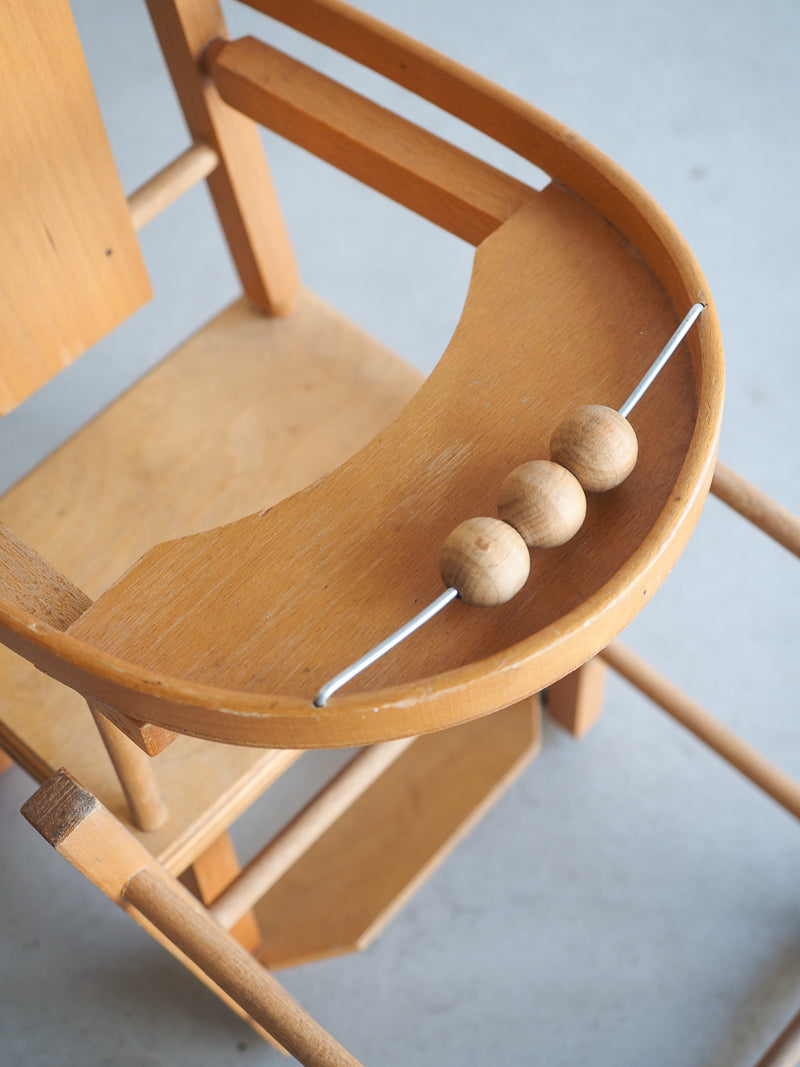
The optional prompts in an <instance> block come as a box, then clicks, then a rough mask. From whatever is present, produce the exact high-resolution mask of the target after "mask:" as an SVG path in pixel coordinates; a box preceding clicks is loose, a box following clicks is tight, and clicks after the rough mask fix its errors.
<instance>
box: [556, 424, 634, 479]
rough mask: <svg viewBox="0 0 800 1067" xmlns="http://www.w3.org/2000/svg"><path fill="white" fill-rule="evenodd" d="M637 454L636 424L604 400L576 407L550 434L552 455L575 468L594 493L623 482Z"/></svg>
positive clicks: (572, 469)
mask: <svg viewBox="0 0 800 1067" xmlns="http://www.w3.org/2000/svg"><path fill="white" fill-rule="evenodd" d="M638 454H639V445H638V442H637V440H636V431H635V430H634V428H633V427H632V426H631V424H630V423H629V422H628V420H627V419H626V418H624V416H622V415H620V413H619V412H618V411H615V410H614V409H613V408H607V407H603V406H602V405H601V404H587V405H586V406H585V407H580V408H576V409H575V410H574V411H572V412H570V414H569V415H567V417H566V418H565V419H564V420H563V421H562V422H560V423H559V424H558V426H557V427H556V429H555V432H554V433H553V436H552V437H551V438H550V458H551V459H552V460H553V461H554V462H556V463H560V464H561V465H562V466H564V467H566V468H567V470H569V471H572V473H573V474H574V475H575V477H576V478H577V479H578V481H579V482H580V483H581V485H582V486H583V488H584V489H585V490H586V491H587V492H592V493H599V492H602V491H604V490H606V489H613V488H614V486H615V485H619V484H620V482H624V481H625V479H626V478H627V477H628V475H629V474H630V473H631V471H632V470H633V468H634V467H635V466H636V459H637V456H638Z"/></svg>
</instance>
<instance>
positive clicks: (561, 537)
mask: <svg viewBox="0 0 800 1067" xmlns="http://www.w3.org/2000/svg"><path fill="white" fill-rule="evenodd" d="M497 513H498V515H499V516H500V518H501V519H502V520H503V521H504V522H507V523H509V524H510V525H511V526H513V527H514V529H515V530H517V532H518V533H519V534H520V535H521V536H522V538H523V540H524V541H525V544H526V545H527V546H528V548H557V547H558V545H563V544H565V542H567V541H569V539H570V538H571V537H574V536H575V534H576V533H577V532H578V530H580V528H581V526H582V525H583V520H584V519H585V518H586V496H585V494H584V492H583V489H582V488H581V484H580V482H579V481H578V479H577V478H576V477H575V475H574V474H570V472H569V471H568V470H567V469H566V467H562V466H561V465H560V464H559V463H551V462H550V461H549V460H546V459H537V460H532V461H531V462H530V463H522V464H520V466H519V467H515V468H514V470H513V471H511V473H510V474H508V475H506V477H505V478H504V479H503V483H502V485H501V486H500V492H499V494H498V497H497Z"/></svg>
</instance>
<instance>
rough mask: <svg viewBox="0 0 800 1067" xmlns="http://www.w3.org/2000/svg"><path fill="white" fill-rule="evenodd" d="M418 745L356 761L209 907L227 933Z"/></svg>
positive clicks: (388, 748) (380, 748)
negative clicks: (407, 751) (354, 805)
mask: <svg viewBox="0 0 800 1067" xmlns="http://www.w3.org/2000/svg"><path fill="white" fill-rule="evenodd" d="M413 740H414V739H413V738H404V739H403V740H400V741H385V742H384V743H383V744H382V745H373V746H371V747H370V748H366V749H364V750H363V751H361V752H360V753H359V754H358V755H357V756H355V757H354V758H353V759H352V760H351V761H350V763H349V764H348V765H347V766H346V767H345V768H344V769H343V770H342V771H341V772H340V773H339V774H338V775H337V776H336V777H335V778H334V779H333V781H331V782H329V783H328V784H327V785H326V786H325V787H324V788H323V789H322V790H320V792H319V793H318V794H317V795H316V796H315V797H314V798H313V800H311V801H309V803H308V804H307V805H306V806H305V807H304V808H303V810H302V811H301V812H299V813H298V814H297V815H296V816H295V817H294V818H293V819H292V820H291V821H290V822H289V823H287V824H286V826H284V827H283V829H282V830H280V831H279V832H278V834H277V836H276V837H274V838H273V839H272V841H270V842H269V843H268V844H267V845H265V846H264V848H263V849H262V850H261V851H260V852H259V853H258V855H257V856H255V857H254V858H253V859H252V860H250V862H249V863H248V864H247V866H246V867H245V869H244V870H243V871H242V873H241V874H240V875H239V876H238V877H237V878H236V879H235V881H232V882H230V884H229V885H228V886H227V888H226V889H225V891H224V892H222V893H220V894H219V896H217V898H216V899H215V900H214V902H213V904H212V906H211V907H210V908H209V911H210V912H211V914H212V915H213V916H214V918H215V919H216V920H217V921H218V922H220V923H221V924H222V925H223V926H224V927H225V928H226V929H232V928H233V927H234V923H236V922H238V920H239V919H240V918H241V916H242V915H244V914H245V912H247V911H248V910H249V909H250V908H252V907H253V905H254V904H257V903H258V901H259V900H260V899H261V898H262V897H263V896H264V895H265V893H266V892H267V890H269V889H271V888H272V886H273V885H274V884H275V883H276V882H277V881H278V879H279V878H281V877H282V876H283V875H284V874H286V872H287V871H288V870H289V868H290V867H291V866H292V865H293V864H294V863H296V862H297V860H299V859H300V857H301V856H302V855H303V854H304V853H306V852H307V851H308V849H309V848H310V847H311V846H312V845H313V844H314V842H315V841H317V840H318V839H319V838H320V837H321V836H322V834H324V833H325V831H326V830H328V829H329V828H330V827H331V826H332V825H333V823H334V822H336V820H337V819H338V818H339V817H340V816H341V815H343V814H344V813H345V812H346V811H347V810H348V808H350V807H351V806H352V805H353V804H354V803H355V801H357V800H358V798H359V797H360V796H361V794H362V793H363V792H364V791H365V789H367V788H368V787H369V786H370V785H372V783H373V782H374V781H376V779H378V778H379V777H380V776H381V775H382V774H383V772H384V771H385V770H386V769H387V768H388V767H390V766H391V765H392V764H393V763H394V761H395V760H396V759H398V758H399V757H400V756H401V755H402V754H403V752H405V750H406V749H407V748H408V746H409V745H410V744H411V743H412V742H413Z"/></svg>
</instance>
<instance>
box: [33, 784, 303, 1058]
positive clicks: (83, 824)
mask: <svg viewBox="0 0 800 1067" xmlns="http://www.w3.org/2000/svg"><path fill="white" fill-rule="evenodd" d="M22 814H23V816H24V817H25V819H26V820H27V821H28V822H29V823H30V824H31V826H33V828H34V829H35V830H37V832H38V833H40V834H41V835H42V837H44V839H45V840H46V841H47V842H48V843H49V844H50V845H51V846H52V847H53V848H55V849H56V851H58V852H59V853H61V855H62V856H63V857H64V858H65V859H66V860H68V861H69V863H70V864H72V866H73V867H75V868H76V870H78V871H79V872H80V873H81V874H82V875H84V877H86V878H87V879H88V880H89V881H90V882H92V883H93V884H94V885H95V886H96V887H97V888H98V889H99V890H100V891H101V892H102V893H105V895H106V896H108V897H109V898H110V899H111V900H112V901H113V902H114V903H115V904H117V905H118V906H119V907H121V908H122V909H123V910H124V911H125V912H127V914H128V915H129V916H130V917H131V918H132V919H134V921H136V922H137V923H138V924H139V925H140V926H142V927H143V928H144V929H145V930H146V931H147V932H148V933H149V934H150V935H151V937H153V939H154V940H155V941H156V942H157V943H158V944H160V945H161V946H162V947H163V948H165V949H166V950H167V951H168V952H169V953H170V954H171V955H172V956H174V957H175V959H177V960H178V961H179V962H180V963H182V964H183V965H184V966H185V967H186V968H187V969H188V970H189V971H190V972H191V973H192V974H194V976H195V977H196V978H199V979H200V981H201V982H203V983H204V984H205V985H206V986H208V987H209V989H211V990H212V992H214V993H215V994H216V995H217V996H218V997H219V998H220V999H221V1000H222V1001H223V1003H225V1004H227V1005H228V1007H229V1008H231V1009H232V1010H233V1011H234V1012H236V1014H237V1015H239V1016H240V1017H241V1018H243V1019H244V1020H246V1021H247V1022H248V1023H249V1024H250V1025H251V1026H252V1027H253V1028H254V1029H255V1030H256V1031H257V1032H258V1033H259V1034H260V1035H261V1036H262V1037H263V1038H265V1039H266V1040H267V1041H269V1042H270V1043H271V1044H273V1045H275V1046H276V1047H277V1048H279V1049H281V1051H283V1050H282V1046H280V1044H279V1043H278V1042H276V1041H275V1040H274V1038H273V1037H272V1036H271V1035H270V1034H269V1033H267V1031H266V1030H264V1029H263V1028H262V1027H261V1026H260V1025H259V1024H258V1023H257V1022H256V1021H255V1020H254V1019H252V1018H251V1017H250V1016H249V1015H248V1014H247V1012H246V1011H245V1010H244V1009H243V1008H242V1007H241V1006H240V1005H239V1004H237V1003H236V1001H235V1000H233V998H232V997H230V996H229V995H228V993H227V992H225V991H224V990H223V989H221V988H220V987H219V986H218V985H217V984H216V983H215V982H214V981H213V980H212V979H211V978H209V976H208V975H207V974H206V973H205V972H204V971H203V970H202V969H201V968H200V967H199V966H198V965H197V964H196V963H195V962H194V961H193V960H192V959H190V958H189V957H188V956H187V955H185V954H184V953H183V952H182V951H181V950H180V949H179V948H178V947H177V946H176V945H175V944H174V943H173V942H172V941H170V940H169V938H167V937H165V936H164V935H163V934H162V933H161V931H160V930H159V929H158V928H157V927H155V926H154V925H153V924H152V923H150V922H149V921H148V920H147V919H146V918H145V916H144V915H142V914H141V913H140V912H139V911H137V910H136V909H135V908H133V907H132V906H131V905H130V904H129V903H128V902H126V900H125V889H126V886H127V885H128V884H129V882H130V880H131V879H132V878H133V877H135V875H136V874H137V873H139V872H140V871H142V870H149V871H151V873H152V872H155V873H156V876H157V877H158V878H159V879H160V880H162V881H163V880H165V879H168V878H169V876H168V875H167V874H166V873H165V872H164V871H162V870H161V868H159V867H158V866H157V865H156V862H155V860H154V858H153V857H152V855H151V854H150V853H149V852H148V851H147V849H146V848H145V847H144V846H143V845H142V844H141V843H140V842H139V841H137V839H136V838H135V837H134V836H133V835H132V834H131V833H130V832H129V831H128V830H126V829H125V827H124V826H123V825H122V824H121V823H120V822H119V821H118V820H117V819H115V818H114V817H113V815H111V813H110V812H109V811H108V810H107V809H106V808H105V807H104V806H103V805H102V804H101V803H100V801H99V800H98V799H97V798H96V797H95V796H94V795H93V794H92V793H90V792H89V791H88V790H87V789H85V788H84V787H83V786H82V785H80V783H79V782H77V781H76V780H75V779H74V778H73V777H72V776H71V775H70V774H69V773H68V772H67V771H65V770H61V771H58V772H57V773H56V774H54V775H53V776H52V777H51V778H50V779H48V780H47V781H46V782H45V783H44V784H43V785H41V786H40V787H39V789H38V790H37V791H36V792H35V793H34V794H33V795H32V796H31V797H30V798H29V799H28V800H27V801H26V802H25V804H24V805H23V807H22ZM187 892H188V891H187Z"/></svg>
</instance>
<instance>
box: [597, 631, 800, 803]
mask: <svg viewBox="0 0 800 1067" xmlns="http://www.w3.org/2000/svg"><path fill="white" fill-rule="evenodd" d="M599 655H600V658H601V659H603V660H605V662H606V663H607V664H608V665H609V667H613V668H614V670H615V671H616V672H617V673H618V674H621V675H622V677H623V678H625V679H627V681H629V682H630V683H631V685H634V686H635V687H636V688H637V689H638V690H640V691H641V692H642V693H644V695H645V696H647V697H649V698H650V699H651V700H652V701H653V702H654V703H656V704H658V706H659V707H660V708H662V710H664V711H665V712H666V713H667V714H668V715H670V716H672V718H673V719H675V720H676V721H677V722H679V723H680V724H681V726H683V727H685V728H686V729H687V730H689V732H690V733H693V734H694V735H695V737H696V738H698V740H700V741H702V742H704V744H706V745H708V747H709V748H711V749H713V751H714V752H716V753H717V755H718V756H721V757H722V759H724V760H725V761H726V762H727V763H729V764H730V765H731V766H732V767H735V768H736V770H737V771H739V772H740V773H741V774H743V775H744V776H745V778H749V779H750V781H751V782H752V783H753V784H754V785H756V786H758V788H759V789H762V790H763V791H764V792H765V793H766V794H767V795H768V796H770V797H772V799H773V800H774V801H776V802H777V803H778V804H780V805H781V807H783V808H785V809H786V810H787V811H788V812H789V813H790V814H792V815H794V816H795V818H798V819H800V784H798V783H797V782H796V781H795V780H794V779H793V778H791V777H790V776H789V775H788V774H786V773H784V771H782V770H780V769H779V768H778V767H776V766H775V765H774V764H773V763H771V762H770V761H769V760H767V759H766V758H765V757H764V756H762V755H761V753H760V752H758V751H756V749H754V748H753V747H752V746H751V745H748V744H747V742H746V741H743V740H742V739H741V738H740V737H737V735H736V734H735V733H733V732H732V731H731V730H729V729H728V728H727V727H726V726H724V725H723V724H722V723H721V722H719V720H718V719H715V718H714V716H713V715H710V714H709V713H708V712H707V711H705V709H704V708H701V707H700V705H699V704H696V703H695V701H693V700H692V699H691V698H690V697H688V696H687V695H686V694H685V693H683V692H682V691H681V690H680V689H678V687H677V686H675V685H673V684H672V682H670V681H669V679H667V678H665V677H664V676H663V675H661V674H659V673H658V671H656V670H654V669H653V668H652V667H651V666H650V665H649V664H648V663H646V662H645V661H644V660H642V659H640V658H639V657H638V656H637V655H636V654H635V653H634V652H632V651H631V650H630V649H629V648H626V647H625V645H623V644H621V643H620V642H619V641H612V642H611V644H610V645H608V646H607V647H606V648H604V649H603V651H602V652H600V653H599Z"/></svg>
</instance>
